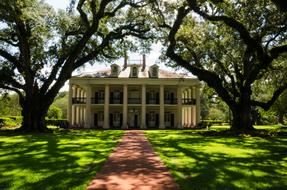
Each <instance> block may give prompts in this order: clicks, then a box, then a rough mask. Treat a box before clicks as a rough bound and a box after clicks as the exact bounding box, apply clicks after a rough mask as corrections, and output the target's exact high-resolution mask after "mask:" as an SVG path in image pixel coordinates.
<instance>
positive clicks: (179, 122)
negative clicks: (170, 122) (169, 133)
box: [177, 87, 182, 129]
mask: <svg viewBox="0 0 287 190" xmlns="http://www.w3.org/2000/svg"><path fill="white" fill-rule="evenodd" d="M177 128H179V129H182V89H181V87H178V88H177Z"/></svg>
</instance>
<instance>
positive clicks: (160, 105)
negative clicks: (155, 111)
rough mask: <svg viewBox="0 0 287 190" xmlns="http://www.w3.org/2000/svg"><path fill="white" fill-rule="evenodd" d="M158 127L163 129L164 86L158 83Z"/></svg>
mask: <svg viewBox="0 0 287 190" xmlns="http://www.w3.org/2000/svg"><path fill="white" fill-rule="evenodd" d="M159 128H160V129H164V128H165V126H164V86H163V85H160V90H159Z"/></svg>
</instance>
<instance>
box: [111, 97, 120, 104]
mask: <svg viewBox="0 0 287 190" xmlns="http://www.w3.org/2000/svg"><path fill="white" fill-rule="evenodd" d="M110 104H123V100H122V99H119V98H111V99H110Z"/></svg>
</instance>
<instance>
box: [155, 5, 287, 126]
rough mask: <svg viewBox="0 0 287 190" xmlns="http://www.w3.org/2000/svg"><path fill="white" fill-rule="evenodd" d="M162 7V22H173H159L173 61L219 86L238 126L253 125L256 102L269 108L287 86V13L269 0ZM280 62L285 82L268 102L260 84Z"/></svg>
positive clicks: (281, 75) (281, 78) (167, 54)
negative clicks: (257, 90) (258, 94)
mask: <svg viewBox="0 0 287 190" xmlns="http://www.w3.org/2000/svg"><path fill="white" fill-rule="evenodd" d="M162 10H163V11H162V12H161V13H160V14H159V17H161V18H162V17H165V18H164V21H162V23H172V24H171V25H169V26H171V28H169V27H164V26H165V24H161V23H159V24H158V26H159V27H161V29H162V30H163V32H162V34H163V39H166V40H164V43H165V44H167V48H166V56H167V57H168V60H171V61H173V62H174V63H176V65H178V66H181V67H184V68H185V69H187V70H188V71H190V72H191V73H192V74H194V75H196V76H197V77H198V78H199V79H200V80H202V81H205V82H206V83H207V84H208V85H209V86H210V87H212V88H214V89H215V91H216V92H217V93H218V95H219V96H220V97H221V98H222V100H223V101H225V102H226V103H227V104H228V106H229V107H230V109H231V111H232V113H233V115H234V120H233V123H232V129H234V130H241V131H245V130H250V129H253V126H252V118H251V107H252V106H260V107H262V108H264V109H269V108H270V106H271V105H272V104H273V103H274V102H275V100H276V99H277V98H278V97H279V96H280V94H281V93H283V92H284V91H286V89H287V81H286V77H284V76H286V75H287V64H286V59H284V58H283V57H284V56H286V55H287V54H286V53H287V49H286V44H287V41H286V39H287V31H286V20H287V13H282V12H278V10H277V8H276V6H274V4H273V3H272V2H271V1H268V0H259V1H255V0H251V1H246V2H236V3H235V2H233V1H197V0H186V1H182V4H172V3H171V2H170V3H163V4H162ZM171 15H172V16H171ZM284 28H285V29H284ZM267 43H268V45H267ZM277 65H281V67H282V69H281V70H280V72H281V74H280V75H278V78H279V79H278V81H281V82H279V83H278V87H277V89H274V92H273V95H272V96H271V97H270V99H269V100H268V101H265V102H260V101H258V100H257V99H256V100H255V99H253V97H252V95H253V93H254V92H253V86H254V84H255V83H256V84H257V83H261V82H264V81H265V80H266V79H267V77H269V76H272V71H273V70H274V68H276V66H277Z"/></svg>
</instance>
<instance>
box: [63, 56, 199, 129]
mask: <svg viewBox="0 0 287 190" xmlns="http://www.w3.org/2000/svg"><path fill="white" fill-rule="evenodd" d="M68 121H69V123H70V125H71V126H72V127H79V128H103V129H109V128H113V129H117V128H118V129H135V128H141V129H152V128H160V129H164V128H183V127H185V128H186V127H194V126H195V125H196V124H198V123H199V121H200V82H199V80H198V79H197V78H192V77H188V76H186V75H182V74H176V73H173V72H167V71H164V70H161V69H159V67H158V66H157V65H152V66H146V60H145V56H144V55H143V59H142V60H140V61H128V60H127V59H125V61H124V65H123V66H122V67H120V66H119V65H117V64H113V65H111V68H109V69H106V70H102V71H97V72H90V73H83V74H80V75H77V76H73V77H72V78H71V79H70V83H69V103H68Z"/></svg>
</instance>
